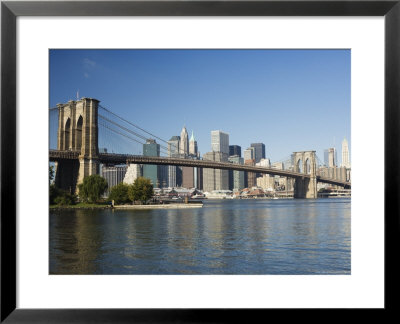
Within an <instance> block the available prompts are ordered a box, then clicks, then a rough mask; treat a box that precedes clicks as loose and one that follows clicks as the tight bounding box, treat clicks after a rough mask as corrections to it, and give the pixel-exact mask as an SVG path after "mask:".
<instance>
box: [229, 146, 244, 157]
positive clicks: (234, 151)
mask: <svg viewBox="0 0 400 324" xmlns="http://www.w3.org/2000/svg"><path fill="white" fill-rule="evenodd" d="M234 155H237V156H239V157H241V156H242V148H241V147H240V146H239V145H229V156H234Z"/></svg>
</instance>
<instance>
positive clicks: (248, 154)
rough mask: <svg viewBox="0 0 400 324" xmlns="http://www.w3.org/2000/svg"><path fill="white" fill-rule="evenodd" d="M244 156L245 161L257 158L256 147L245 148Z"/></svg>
mask: <svg viewBox="0 0 400 324" xmlns="http://www.w3.org/2000/svg"><path fill="white" fill-rule="evenodd" d="M243 158H244V160H245V161H246V160H255V148H254V147H248V148H247V149H245V150H244V152H243Z"/></svg>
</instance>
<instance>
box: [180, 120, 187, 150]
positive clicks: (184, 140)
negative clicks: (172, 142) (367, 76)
mask: <svg viewBox="0 0 400 324" xmlns="http://www.w3.org/2000/svg"><path fill="white" fill-rule="evenodd" d="M179 153H180V154H184V155H188V154H189V135H188V132H187V130H186V127H185V126H183V128H182V131H181V140H180V142H179Z"/></svg>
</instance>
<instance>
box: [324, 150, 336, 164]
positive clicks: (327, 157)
mask: <svg viewBox="0 0 400 324" xmlns="http://www.w3.org/2000/svg"><path fill="white" fill-rule="evenodd" d="M324 164H325V166H327V167H328V168H333V167H334V166H336V165H337V154H336V149H335V148H333V147H331V148H329V149H327V150H324Z"/></svg>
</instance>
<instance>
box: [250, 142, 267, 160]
mask: <svg viewBox="0 0 400 324" xmlns="http://www.w3.org/2000/svg"><path fill="white" fill-rule="evenodd" d="M250 147H254V159H255V160H256V163H258V162H260V161H261V159H265V144H264V143H251V144H250Z"/></svg>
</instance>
